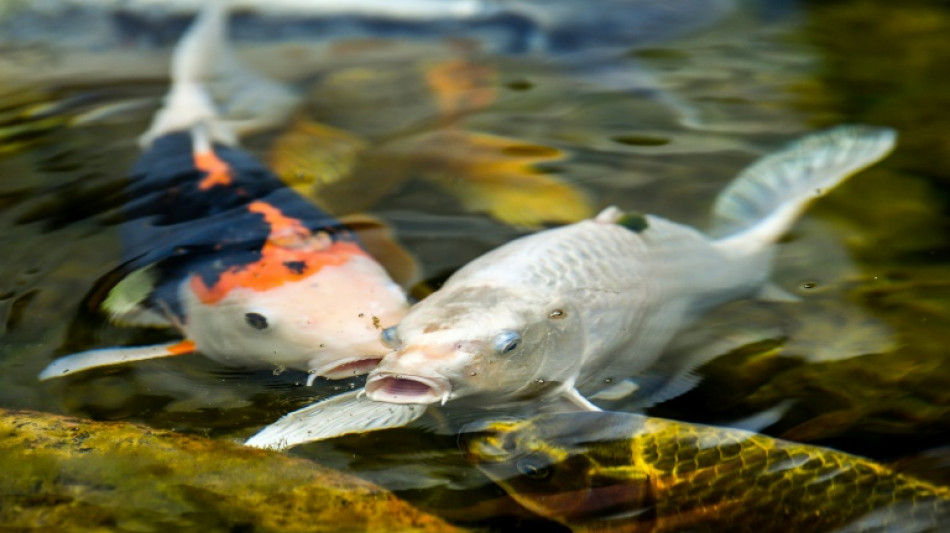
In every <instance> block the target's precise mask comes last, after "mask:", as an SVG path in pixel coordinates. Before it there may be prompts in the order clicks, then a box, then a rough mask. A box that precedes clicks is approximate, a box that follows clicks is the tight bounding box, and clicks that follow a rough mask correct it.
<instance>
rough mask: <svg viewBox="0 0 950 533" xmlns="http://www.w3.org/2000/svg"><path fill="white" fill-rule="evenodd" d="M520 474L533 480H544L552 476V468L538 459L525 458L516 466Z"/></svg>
mask: <svg viewBox="0 0 950 533" xmlns="http://www.w3.org/2000/svg"><path fill="white" fill-rule="evenodd" d="M515 467H516V468H517V469H518V473H519V474H521V475H522V476H525V477H528V478H531V479H544V478H546V477H548V476H549V475H551V467H550V466H548V464H547V462H546V461H544V460H543V459H541V458H538V457H525V458H524V459H519V460H518V462H517V463H516V464H515Z"/></svg>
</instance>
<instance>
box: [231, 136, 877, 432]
mask: <svg viewBox="0 0 950 533" xmlns="http://www.w3.org/2000/svg"><path fill="white" fill-rule="evenodd" d="M894 140H895V133H894V132H893V131H892V130H889V129H884V128H872V127H863V126H843V127H839V128H836V129H832V130H830V131H827V132H823V133H818V134H815V135H812V136H810V137H807V138H805V139H803V140H801V141H799V142H797V143H794V144H793V145H791V146H790V147H788V148H787V149H786V150H784V151H781V152H779V153H777V154H774V155H771V156H768V157H765V158H763V159H762V160H760V161H758V162H757V163H755V164H754V165H752V166H751V167H750V168H748V169H747V170H746V171H745V172H744V173H742V174H741V175H740V176H739V177H738V178H737V179H736V180H735V181H734V182H733V183H732V184H731V185H729V186H728V187H727V188H726V190H725V191H723V192H722V193H721V194H720V196H719V198H718V199H717V201H716V204H715V208H714V210H713V214H714V226H713V229H712V231H711V232H710V236H707V235H704V234H702V233H700V232H698V231H696V230H694V229H693V228H690V227H687V226H684V225H681V224H677V223H674V222H670V221H668V220H665V219H662V218H659V217H656V216H651V215H646V216H644V215H636V214H623V213H622V212H621V211H620V210H619V209H617V208H615V207H611V208H608V209H606V210H604V211H603V212H601V213H600V214H599V215H598V216H597V217H596V218H594V219H592V220H586V221H583V222H579V223H576V224H571V225H568V226H564V227H560V228H556V229H551V230H547V231H542V232H538V233H535V234H533V235H529V236H527V237H523V238H520V239H517V240H514V241H512V242H510V243H508V244H506V245H504V246H501V247H500V248H498V249H496V250H493V251H491V252H489V253H487V254H485V255H483V256H481V257H479V258H478V259H475V260H474V261H472V262H471V263H469V264H468V265H466V266H465V267H463V268H462V269H461V270H459V271H458V272H456V273H455V274H454V275H453V276H452V277H450V278H449V279H448V281H446V282H445V284H444V285H443V286H442V288H441V289H439V290H438V291H436V292H435V293H433V294H432V295H431V296H429V297H428V298H426V299H425V300H423V301H422V302H420V303H419V304H417V305H416V306H414V307H413V308H412V309H411V310H410V311H409V313H408V314H407V315H406V316H405V317H404V318H403V319H402V321H401V322H400V323H399V325H398V326H395V327H392V328H389V329H387V330H385V331H384V332H383V339H384V341H385V342H386V343H387V344H388V345H389V346H390V347H391V348H392V349H393V351H392V352H391V353H389V354H387V355H386V356H385V357H384V358H383V360H382V362H381V363H380V364H379V366H377V367H376V369H374V370H373V371H372V372H371V373H370V374H369V377H368V378H367V381H366V387H365V389H364V390H363V391H359V392H355V393H351V394H347V395H341V396H337V397H335V398H332V399H330V400H328V401H325V402H321V403H317V404H315V405H312V406H309V407H306V408H304V409H303V410H300V411H297V412H295V413H291V414H290V415H288V416H287V417H285V418H283V419H281V420H279V421H278V422H276V423H275V424H273V425H272V426H269V427H267V428H265V429H264V430H263V431H262V432H261V433H259V434H258V435H255V436H254V437H253V438H252V439H251V440H250V441H248V443H249V444H251V445H255V446H265V447H274V446H286V445H291V444H294V443H297V442H304V441H309V440H315V439H320V438H326V437H330V436H334V435H337V434H340V432H357V431H372V430H374V429H381V428H383V427H391V425H398V424H405V423H407V422H408V421H411V420H413V419H415V418H418V417H419V416H421V415H422V412H423V410H424V409H422V408H421V406H425V405H428V404H433V403H443V404H444V403H445V402H447V401H458V400H462V399H465V400H467V401H469V402H472V403H474V404H476V405H479V406H481V407H486V406H497V407H509V406H513V405H519V404H520V405H525V404H528V405H531V406H532V407H533V408H537V409H542V410H578V409H580V410H598V408H597V407H596V406H594V405H593V404H592V403H591V402H590V400H594V401H599V400H617V399H621V398H624V397H628V396H631V395H633V394H636V395H638V396H642V397H644V398H652V399H653V400H654V401H659V400H662V399H665V398H670V397H673V396H675V395H677V394H679V393H682V392H684V391H685V390H687V389H688V388H689V387H691V386H692V385H693V384H695V383H696V381H697V379H698V378H696V377H695V376H694V375H692V374H691V373H690V371H691V370H692V369H693V368H695V367H696V366H698V365H699V364H701V363H703V362H704V361H703V360H701V359H700V360H696V359H695V358H694V359H691V358H689V357H666V358H664V357H661V355H662V354H663V349H664V348H665V347H666V345H667V344H668V343H669V342H670V340H671V339H672V337H673V336H674V335H675V334H676V332H677V331H679V330H680V329H681V328H683V327H684V326H686V325H688V324H689V323H690V322H691V321H693V320H694V319H696V318H697V317H699V316H700V315H701V314H702V313H704V312H705V311H707V310H709V309H710V308H712V307H714V306H717V305H720V304H723V303H725V302H728V301H730V300H735V299H738V298H747V297H753V296H759V297H776V296H783V295H784V294H783V293H781V291H780V289H778V288H776V287H773V286H772V285H770V284H769V283H768V277H769V270H770V266H771V262H772V257H773V254H774V247H773V243H774V242H775V241H776V240H777V239H778V238H779V237H781V236H782V235H783V234H784V233H785V231H786V230H787V229H788V228H789V226H790V225H791V224H792V223H793V222H794V221H795V219H796V218H797V217H798V215H799V214H800V213H801V212H802V211H803V210H804V208H805V207H806V206H807V205H808V203H809V202H810V201H811V200H813V199H814V198H815V197H817V196H820V195H821V194H823V193H824V192H825V191H827V190H829V189H831V188H832V187H834V186H836V185H837V184H838V183H840V182H841V181H843V180H844V179H845V178H847V177H848V176H850V175H851V174H853V173H855V172H857V171H858V170H860V169H862V168H864V167H866V166H868V165H870V164H872V163H873V162H875V161H877V160H879V159H880V158H882V157H884V155H886V154H887V153H888V152H889V151H890V150H891V148H892V147H893V145H894ZM363 394H365V396H366V398H368V399H369V400H372V401H373V402H378V403H377V404H376V405H375V406H374V404H373V402H367V401H366V400H365V399H363V398H361V396H362V395H363ZM588 398H589V399H590V400H589V399H588ZM360 402H363V403H362V404H361V403H360ZM387 404H390V405H387ZM374 409H375V410H376V411H378V414H373V410H374ZM357 410H358V411H359V412H360V413H365V418H362V419H361V418H358V417H354V416H353V415H352V413H353V412H356V411H357ZM315 413H318V414H319V416H313V415H314V414H315Z"/></svg>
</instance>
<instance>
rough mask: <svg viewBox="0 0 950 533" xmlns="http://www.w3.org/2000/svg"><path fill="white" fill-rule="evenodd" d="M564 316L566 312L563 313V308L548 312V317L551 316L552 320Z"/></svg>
mask: <svg viewBox="0 0 950 533" xmlns="http://www.w3.org/2000/svg"><path fill="white" fill-rule="evenodd" d="M565 316H567V313H565V312H564V310H563V309H555V310H553V311H551V312H550V313H548V318H551V319H554V320H557V319H559V318H564V317H565Z"/></svg>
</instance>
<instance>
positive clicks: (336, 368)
mask: <svg viewBox="0 0 950 533" xmlns="http://www.w3.org/2000/svg"><path fill="white" fill-rule="evenodd" d="M381 360H382V357H354V358H352V359H345V360H343V361H335V362H333V363H332V364H330V365H326V366H324V367H322V368H319V369H317V370H315V371H314V374H316V375H318V376H323V377H325V378H327V379H346V378H351V377H353V376H361V375H363V374H367V373H369V371H370V370H372V369H374V368H376V365H378V364H379V362H380V361H381Z"/></svg>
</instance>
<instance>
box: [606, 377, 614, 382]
mask: <svg viewBox="0 0 950 533" xmlns="http://www.w3.org/2000/svg"><path fill="white" fill-rule="evenodd" d="M613 382H614V378H607V379H605V380H604V383H613Z"/></svg>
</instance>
